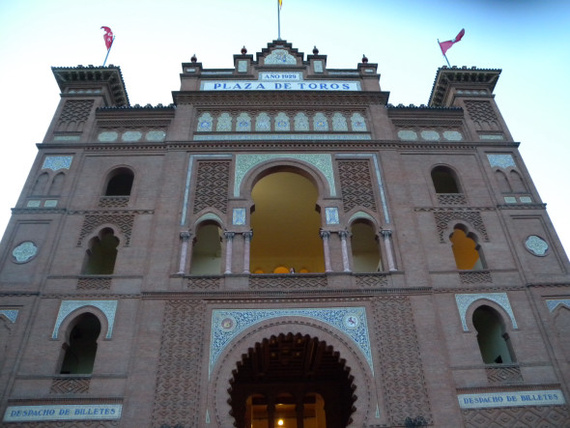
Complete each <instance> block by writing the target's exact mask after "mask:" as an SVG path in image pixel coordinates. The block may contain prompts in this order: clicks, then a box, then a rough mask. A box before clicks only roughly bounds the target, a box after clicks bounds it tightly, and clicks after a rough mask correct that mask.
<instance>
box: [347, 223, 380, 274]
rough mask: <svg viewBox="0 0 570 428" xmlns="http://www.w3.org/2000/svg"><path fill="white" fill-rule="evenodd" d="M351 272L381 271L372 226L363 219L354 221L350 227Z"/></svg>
mask: <svg viewBox="0 0 570 428" xmlns="http://www.w3.org/2000/svg"><path fill="white" fill-rule="evenodd" d="M350 232H351V247H352V271H353V272H378V271H382V261H381V259H380V248H379V246H378V240H377V237H376V233H375V232H374V228H373V227H372V226H371V225H370V224H369V223H368V222H365V221H357V222H354V223H353V224H352V226H351V228H350Z"/></svg>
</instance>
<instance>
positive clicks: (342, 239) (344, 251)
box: [338, 230, 350, 272]
mask: <svg viewBox="0 0 570 428" xmlns="http://www.w3.org/2000/svg"><path fill="white" fill-rule="evenodd" d="M338 235H339V236H340V244H341V248H342V267H343V270H344V271H345V272H350V263H349V260H348V247H347V245H346V238H347V237H348V236H349V233H348V231H347V230H341V231H340V232H338Z"/></svg>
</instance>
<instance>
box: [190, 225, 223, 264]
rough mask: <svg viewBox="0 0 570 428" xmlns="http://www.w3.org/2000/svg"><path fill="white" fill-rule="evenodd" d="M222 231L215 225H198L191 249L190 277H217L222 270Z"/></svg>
mask: <svg viewBox="0 0 570 428" xmlns="http://www.w3.org/2000/svg"><path fill="white" fill-rule="evenodd" d="M221 237H222V229H221V228H220V226H219V225H218V224H217V223H210V222H204V223H200V226H199V227H198V230H197V232H196V239H195V240H194V246H193V247H192V259H191V260H192V265H191V266H190V275H219V274H220V273H221V270H222V242H221V240H222V238H221Z"/></svg>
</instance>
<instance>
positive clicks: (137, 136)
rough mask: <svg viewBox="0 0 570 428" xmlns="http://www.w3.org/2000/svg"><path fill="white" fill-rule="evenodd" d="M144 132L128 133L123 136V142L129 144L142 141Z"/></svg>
mask: <svg viewBox="0 0 570 428" xmlns="http://www.w3.org/2000/svg"><path fill="white" fill-rule="evenodd" d="M142 135H143V134H142V132H140V131H127V132H124V133H123V135H121V140H123V141H125V142H127V143H134V142H136V141H140V140H141V138H142Z"/></svg>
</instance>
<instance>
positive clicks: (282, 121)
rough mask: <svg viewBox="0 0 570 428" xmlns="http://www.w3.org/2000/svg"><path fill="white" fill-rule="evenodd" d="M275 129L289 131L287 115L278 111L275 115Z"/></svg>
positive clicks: (289, 125)
mask: <svg viewBox="0 0 570 428" xmlns="http://www.w3.org/2000/svg"><path fill="white" fill-rule="evenodd" d="M275 130H276V131H282V132H283V131H290V130H291V124H290V123H289V116H287V115H286V114H285V113H283V112H280V113H279V114H278V115H277V116H276V117H275Z"/></svg>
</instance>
